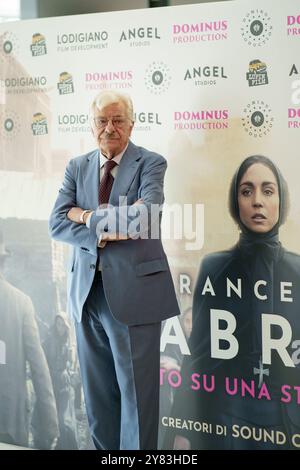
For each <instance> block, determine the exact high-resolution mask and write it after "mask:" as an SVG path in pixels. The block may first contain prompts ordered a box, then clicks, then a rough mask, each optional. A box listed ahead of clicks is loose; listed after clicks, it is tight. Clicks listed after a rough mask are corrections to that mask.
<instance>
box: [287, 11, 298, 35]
mask: <svg viewBox="0 0 300 470" xmlns="http://www.w3.org/2000/svg"><path fill="white" fill-rule="evenodd" d="M287 35H288V36H300V15H289V16H288V17H287Z"/></svg>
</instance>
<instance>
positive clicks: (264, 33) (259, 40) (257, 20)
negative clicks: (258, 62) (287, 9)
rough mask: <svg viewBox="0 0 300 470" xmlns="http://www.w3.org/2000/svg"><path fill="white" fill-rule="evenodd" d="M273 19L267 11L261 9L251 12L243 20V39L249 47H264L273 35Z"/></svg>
mask: <svg viewBox="0 0 300 470" xmlns="http://www.w3.org/2000/svg"><path fill="white" fill-rule="evenodd" d="M272 30H273V26H272V24H271V18H270V16H269V14H268V13H267V12H266V11H263V10H261V9H259V8H256V9H255V10H251V11H250V12H249V13H247V15H246V16H245V17H244V18H243V21H242V26H241V33H242V38H243V39H244V41H245V42H246V43H247V44H248V45H249V46H254V47H257V46H263V45H264V44H266V42H267V41H268V40H269V39H270V37H271V35H272Z"/></svg>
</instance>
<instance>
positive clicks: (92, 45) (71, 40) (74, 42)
mask: <svg viewBox="0 0 300 470" xmlns="http://www.w3.org/2000/svg"><path fill="white" fill-rule="evenodd" d="M56 42H57V52H79V51H91V50H93V49H107V47H108V31H106V30H103V31H85V32H76V33H62V34H60V33H59V34H57V37H56Z"/></svg>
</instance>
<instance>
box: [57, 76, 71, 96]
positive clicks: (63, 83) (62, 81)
mask: <svg viewBox="0 0 300 470" xmlns="http://www.w3.org/2000/svg"><path fill="white" fill-rule="evenodd" d="M57 88H58V91H59V94H60V95H68V94H69V93H74V84H73V77H72V75H71V74H70V73H69V72H62V73H60V74H59V79H58V83H57Z"/></svg>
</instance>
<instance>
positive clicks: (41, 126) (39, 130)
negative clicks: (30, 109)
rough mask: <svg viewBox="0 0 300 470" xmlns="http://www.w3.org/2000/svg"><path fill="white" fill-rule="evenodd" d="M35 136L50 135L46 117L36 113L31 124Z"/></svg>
mask: <svg viewBox="0 0 300 470" xmlns="http://www.w3.org/2000/svg"><path fill="white" fill-rule="evenodd" d="M31 129H32V133H33V135H45V134H48V125H47V119H46V116H44V115H43V114H42V113H35V114H34V115H33V120H32V124H31Z"/></svg>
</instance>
